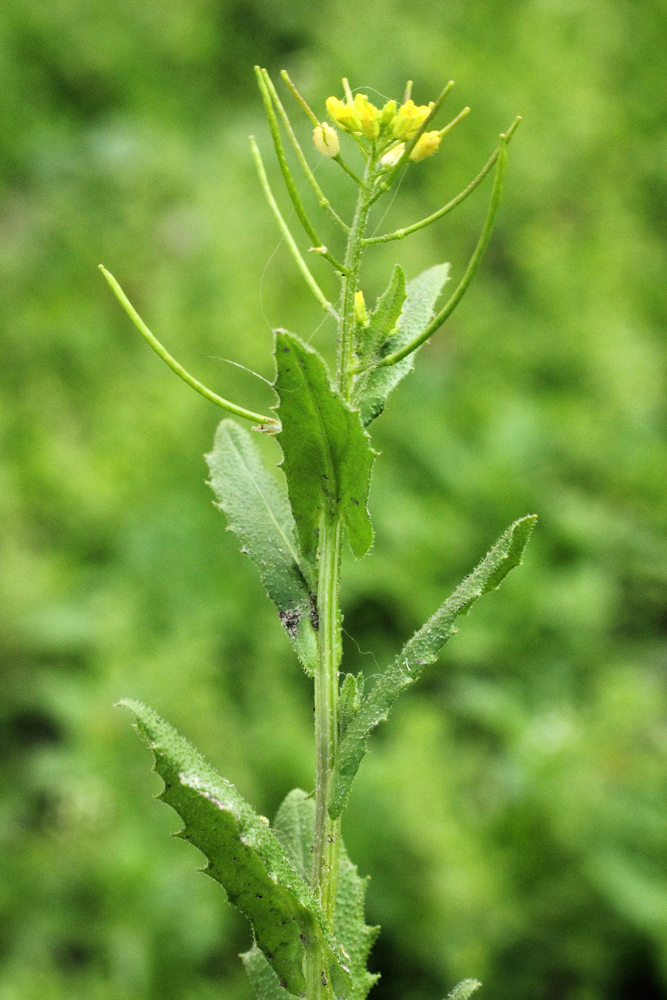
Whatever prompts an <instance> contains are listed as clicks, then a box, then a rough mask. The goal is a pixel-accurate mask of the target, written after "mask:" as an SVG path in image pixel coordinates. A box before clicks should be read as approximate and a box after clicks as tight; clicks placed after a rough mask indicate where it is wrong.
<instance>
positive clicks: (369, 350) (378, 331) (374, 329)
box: [355, 264, 406, 365]
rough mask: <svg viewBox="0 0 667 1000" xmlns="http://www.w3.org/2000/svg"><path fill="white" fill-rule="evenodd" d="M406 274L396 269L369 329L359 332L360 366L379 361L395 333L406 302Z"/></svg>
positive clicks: (396, 267) (377, 304)
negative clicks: (381, 353) (385, 346)
mask: <svg viewBox="0 0 667 1000" xmlns="http://www.w3.org/2000/svg"><path fill="white" fill-rule="evenodd" d="M405 296H406V288H405V274H404V273H403V268H402V267H401V266H400V264H397V265H396V266H395V268H394V272H393V274H392V276H391V281H390V282H389V287H388V288H387V290H386V291H385V292H383V294H382V295H381V296H380V298H379V299H378V300H377V303H376V305H375V309H374V310H373V312H372V313H371V314H370V316H369V323H368V326H367V327H361V328H360V329H358V331H357V344H356V345H355V346H356V354H357V360H358V362H359V364H362V365H363V364H366V363H368V362H373V361H375V360H377V358H378V357H379V356H380V354H379V352H380V350H381V348H382V347H383V345H384V344H385V342H386V341H387V339H388V338H389V336H390V335H391V334H392V333H394V331H395V327H396V324H397V323H398V319H399V317H400V315H401V310H402V308H403V303H404V302H405Z"/></svg>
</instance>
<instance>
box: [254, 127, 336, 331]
mask: <svg viewBox="0 0 667 1000" xmlns="http://www.w3.org/2000/svg"><path fill="white" fill-rule="evenodd" d="M249 139H250V148H251V150H252V155H253V158H254V160H255V166H256V167H257V173H258V175H259V182H260V184H261V185H262V190H263V191H264V195H265V197H266V200H267V201H268V203H269V208H270V209H271V211H272V212H273V214H274V215H275V217H276V221H277V222H278V225H279V226H280V230H281V232H282V234H283V236H284V237H285V242H286V243H287V246H288V249H289V251H290V253H291V254H292V257H293V258H294V261H295V263H296V266H297V267H298V268H299V270H300V271H301V274H302V275H303V277H304V278H305V281H306V284H307V285H308V287H309V288H310V290H311V292H312V293H313V295H314V296H315V298H316V299H317V301H318V302H319V303H320V305H321V306H322V308H323V309H324V310H325V311H326V312H328V313H331V315H332V316H333V317H334V318H335V319H336V320H337V319H338V313H337V312H336V310H335V309H334V307H333V306H332V305H331V303H330V302H329V300H328V299H327V297H326V295H325V294H324V292H323V291H322V289H321V288H320V286H319V285H318V284H317V282H316V281H315V278H314V277H313V275H312V274H311V273H310V270H309V268H308V265H307V264H306V262H305V260H304V259H303V257H302V256H301V251H300V250H299V248H298V246H297V245H296V240H295V239H294V237H293V236H292V234H291V232H290V231H289V228H288V226H287V223H286V222H285V220H284V218H283V216H282V212H281V211H280V209H279V208H278V203H277V201H276V199H275V198H274V197H273V191H272V190H271V187H270V185H269V179H268V177H267V176H266V170H265V169H264V163H263V161H262V156H261V153H260V151H259V147H258V145H257V143H256V142H255V137H254V135H251V136H249Z"/></svg>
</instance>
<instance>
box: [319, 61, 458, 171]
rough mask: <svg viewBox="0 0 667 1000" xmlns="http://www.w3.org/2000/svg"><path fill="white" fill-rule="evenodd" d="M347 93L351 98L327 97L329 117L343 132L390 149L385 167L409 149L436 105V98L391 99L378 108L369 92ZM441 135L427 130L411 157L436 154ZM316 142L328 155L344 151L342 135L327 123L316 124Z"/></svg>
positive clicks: (393, 163) (382, 160) (385, 159)
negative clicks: (418, 101)
mask: <svg viewBox="0 0 667 1000" xmlns="http://www.w3.org/2000/svg"><path fill="white" fill-rule="evenodd" d="M343 82H344V83H346V82H347V81H343ZM346 89H347V88H346ZM347 94H348V99H347V100H344V101H341V100H339V98H337V97H328V98H327V102H326V105H327V111H328V113H329V117H330V118H331V120H332V121H333V123H334V124H335V125H337V126H338V128H339V129H340V130H341V132H348V133H349V134H350V135H353V136H355V137H356V138H365V139H367V140H368V141H369V142H371V143H374V144H375V143H377V144H379V145H380V149H383V148H384V149H385V150H386V151H385V153H384V155H383V156H382V157H381V159H380V162H381V163H382V165H383V166H385V167H392V166H394V165H395V164H396V163H398V161H399V160H400V159H401V157H402V156H403V153H404V152H405V144H406V142H410V141H411V140H413V139H414V138H415V136H416V135H417V134H418V132H419V130H420V128H421V127H422V126H423V124H424V122H425V121H426V119H427V118H428V116H429V114H430V112H431V109H432V108H433V102H432V101H431V103H430V104H419V105H418V104H415V102H414V101H413V100H412V99H410V98H407V99H406V100H405V101H404V102H403V104H401V105H397V103H396V101H387V103H386V104H385V106H384V107H383V108H376V107H375V105H374V104H371V102H370V101H369V100H368V97H367V96H366V94H356V95H355V97H354V98H352V95H351V94H350V92H349V89H347ZM441 137H442V136H441V133H440V132H424V133H423V134H422V135H420V136H419V139H418V140H417V142H416V143H415V145H414V148H413V149H412V151H411V152H410V159H411V160H413V161H414V162H418V161H419V160H424V159H425V158H426V157H427V156H430V155H431V153H435V151H436V149H437V148H438V146H439V145H440V139H441ZM313 141H314V143H315V146H316V147H317V149H318V150H319V152H320V153H323V154H324V155H325V156H328V157H334V156H337V155H338V153H339V151H340V144H339V141H338V134H337V133H336V131H335V129H333V128H332V127H331V125H329V124H328V123H327V122H322V123H321V124H319V125H317V126H316V127H315V129H314V131H313Z"/></svg>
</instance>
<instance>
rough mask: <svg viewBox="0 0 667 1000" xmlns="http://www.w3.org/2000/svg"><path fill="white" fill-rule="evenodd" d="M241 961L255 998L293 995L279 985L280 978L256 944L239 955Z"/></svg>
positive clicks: (279, 999)
mask: <svg viewBox="0 0 667 1000" xmlns="http://www.w3.org/2000/svg"><path fill="white" fill-rule="evenodd" d="M241 961H242V962H243V967H244V968H245V971H246V973H247V976H248V979H249V980H250V982H251V983H252V985H253V987H254V989H255V994H256V996H257V1000H290V997H294V994H293V993H288V991H287V990H285V989H283V987H282V986H281V985H280V980H279V979H278V976H277V975H276V973H275V972H274V971H273V969H272V968H271V966H270V965H269V963H268V962H267V960H266V957H265V956H264V952H263V951H261V950H260V949H259V948H258V947H257V945H256V944H255V945H253V946H252V948H251V949H250V951H246V952H244V954H243V955H241ZM295 1000H296V998H295Z"/></svg>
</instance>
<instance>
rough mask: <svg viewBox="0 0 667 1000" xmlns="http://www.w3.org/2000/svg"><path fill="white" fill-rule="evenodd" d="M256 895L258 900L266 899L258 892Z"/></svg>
mask: <svg viewBox="0 0 667 1000" xmlns="http://www.w3.org/2000/svg"><path fill="white" fill-rule="evenodd" d="M256 895H257V899H264V897H263V896H262V895H261V893H259V892H258V893H257V894H256Z"/></svg>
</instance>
